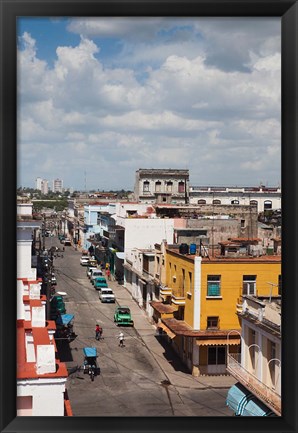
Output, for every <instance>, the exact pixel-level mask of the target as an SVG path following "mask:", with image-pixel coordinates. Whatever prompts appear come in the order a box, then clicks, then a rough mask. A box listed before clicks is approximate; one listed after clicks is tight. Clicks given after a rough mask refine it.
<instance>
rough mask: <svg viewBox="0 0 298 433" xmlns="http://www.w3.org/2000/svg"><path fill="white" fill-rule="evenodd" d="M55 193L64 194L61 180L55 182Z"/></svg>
mask: <svg viewBox="0 0 298 433" xmlns="http://www.w3.org/2000/svg"><path fill="white" fill-rule="evenodd" d="M53 192H63V180H61V179H54V180H53Z"/></svg>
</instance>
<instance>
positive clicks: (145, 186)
mask: <svg viewBox="0 0 298 433" xmlns="http://www.w3.org/2000/svg"><path fill="white" fill-rule="evenodd" d="M143 192H149V182H148V180H145V182H144V183H143Z"/></svg>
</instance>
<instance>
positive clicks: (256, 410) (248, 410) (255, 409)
mask: <svg viewBox="0 0 298 433" xmlns="http://www.w3.org/2000/svg"><path fill="white" fill-rule="evenodd" d="M242 416H276V415H275V413H274V412H272V410H271V409H269V408H268V407H267V406H266V405H265V404H264V403H262V402H261V401H260V400H259V399H257V398H256V397H254V398H252V399H251V400H249V401H248V402H247V403H246V405H245V406H244V409H243V413H242Z"/></svg>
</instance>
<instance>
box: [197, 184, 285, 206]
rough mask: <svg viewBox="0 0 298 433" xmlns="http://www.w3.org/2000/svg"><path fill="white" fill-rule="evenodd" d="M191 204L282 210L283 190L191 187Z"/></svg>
mask: <svg viewBox="0 0 298 433" xmlns="http://www.w3.org/2000/svg"><path fill="white" fill-rule="evenodd" d="M189 202H190V203H191V204H195V203H196V204H202V205H203V204H209V205H210V204H212V205H215V206H217V205H233V204H240V205H246V206H248V205H253V206H256V207H257V211H258V212H263V211H265V210H270V209H280V208H281V188H280V187H267V186H264V185H261V186H259V187H231V186H230V187H219V186H190V188H189Z"/></svg>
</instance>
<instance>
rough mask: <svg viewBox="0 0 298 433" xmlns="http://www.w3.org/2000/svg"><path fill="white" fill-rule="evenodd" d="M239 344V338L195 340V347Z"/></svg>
mask: <svg viewBox="0 0 298 433" xmlns="http://www.w3.org/2000/svg"><path fill="white" fill-rule="evenodd" d="M240 343H241V338H240V337H239V338H233V339H232V338H229V339H227V338H214V339H212V340H211V339H206V340H197V342H196V344H197V346H228V345H229V346H233V345H238V344H240Z"/></svg>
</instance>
